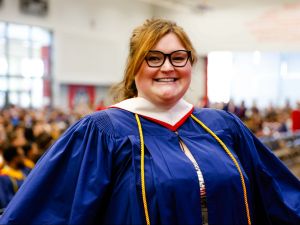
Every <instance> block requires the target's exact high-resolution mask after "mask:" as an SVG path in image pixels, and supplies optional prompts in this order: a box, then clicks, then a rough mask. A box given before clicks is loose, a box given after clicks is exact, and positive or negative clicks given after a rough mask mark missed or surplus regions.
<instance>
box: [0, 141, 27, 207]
mask: <svg viewBox="0 0 300 225" xmlns="http://www.w3.org/2000/svg"><path fill="white" fill-rule="evenodd" d="M3 158H4V162H5V164H4V167H3V168H2V169H1V170H0V213H1V212H2V211H3V209H4V208H5V207H6V206H7V204H8V203H9V202H10V201H11V199H12V198H13V196H14V195H15V194H16V192H17V191H18V190H19V188H20V187H21V185H22V184H23V182H24V180H25V178H26V177H27V175H28V174H29V173H30V170H31V168H28V167H26V165H25V163H24V152H23V150H22V149H21V148H20V147H15V146H8V147H6V148H5V149H4V151H3Z"/></svg>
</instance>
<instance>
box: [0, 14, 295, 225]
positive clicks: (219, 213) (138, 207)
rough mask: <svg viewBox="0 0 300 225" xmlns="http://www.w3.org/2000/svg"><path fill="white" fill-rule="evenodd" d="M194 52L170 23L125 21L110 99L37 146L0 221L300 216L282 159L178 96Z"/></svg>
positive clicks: (217, 114)
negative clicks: (122, 59) (121, 65)
mask: <svg viewBox="0 0 300 225" xmlns="http://www.w3.org/2000/svg"><path fill="white" fill-rule="evenodd" d="M196 55H197V54H196V51H195V49H194V47H193V45H192V43H191V41H190V39H189V37H188V36H187V34H186V32H185V31H184V30H183V29H182V28H181V27H180V26H178V25H177V24H176V23H175V22H172V21H169V20H165V19H150V20H146V21H145V22H144V23H143V24H142V25H141V26H138V27H137V28H136V29H134V31H133V33H132V36H131V39H130V45H129V55H128V60H127V65H126V68H125V74H124V79H123V80H122V81H121V82H120V83H119V84H118V85H117V86H115V88H114V89H113V91H114V93H115V94H116V96H115V100H116V103H115V104H114V105H112V106H110V107H109V108H108V109H105V110H101V111H97V112H95V113H93V114H90V115H87V116H85V117H84V118H82V119H81V120H80V121H78V122H77V123H75V124H73V125H72V126H71V127H70V128H69V129H68V130H67V131H66V132H65V133H64V134H63V135H62V136H61V137H60V138H59V139H58V140H57V141H56V142H55V144H54V145H53V146H52V147H51V148H50V149H49V150H48V151H46V153H45V154H44V156H43V157H42V158H41V160H39V162H38V163H37V165H36V166H35V168H34V169H33V171H32V172H31V173H30V175H29V177H28V179H27V180H26V181H25V183H24V185H23V186H22V189H21V190H20V191H19V192H18V193H17V194H16V196H15V197H14V198H13V200H12V201H11V202H10V204H9V205H8V207H7V208H6V210H5V212H4V214H3V215H2V217H1V219H0V224H219V225H221V224H232V225H233V224H248V225H250V224H281V225H282V224H300V204H299V200H300V182H299V180H298V179H297V178H296V177H295V176H294V175H293V174H292V173H291V172H290V171H289V170H288V169H287V167H286V166H285V165H283V164H282V162H281V161H280V160H279V159H278V158H277V157H276V156H275V155H274V154H273V153H272V152H271V150H270V149H268V148H267V147H266V146H264V145H263V144H262V143H261V142H260V141H259V140H258V139H257V138H256V137H255V136H254V135H253V133H251V131H250V130H249V129H247V128H246V126H245V125H244V124H243V123H242V122H241V120H240V119H239V118H238V117H237V116H235V115H234V114H232V113H230V112H225V111H224V110H215V109H207V108H195V107H194V106H193V105H192V104H190V103H188V102H187V101H185V100H184V98H183V97H184V95H185V93H186V91H187V89H188V88H189V85H190V82H191V76H192V67H193V65H195V63H196ZM24 206H26V207H24Z"/></svg>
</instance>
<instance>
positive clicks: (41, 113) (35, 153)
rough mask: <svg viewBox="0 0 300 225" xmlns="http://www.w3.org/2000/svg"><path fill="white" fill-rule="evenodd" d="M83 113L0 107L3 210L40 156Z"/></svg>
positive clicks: (0, 204) (1, 207) (0, 203)
mask: <svg viewBox="0 0 300 225" xmlns="http://www.w3.org/2000/svg"><path fill="white" fill-rule="evenodd" d="M82 116H84V114H83V113H81V112H80V111H78V110H77V111H72V112H64V111H63V110H60V109H49V108H46V109H24V108H19V107H16V106H14V105H11V106H9V107H6V108H5V109H0V213H1V209H3V208H5V206H6V205H7V203H8V202H9V201H10V200H11V198H12V197H13V195H14V194H15V193H16V191H17V190H18V189H19V187H20V186H21V185H22V183H23V181H24V179H25V178H26V176H27V175H28V174H29V172H30V170H31V169H32V168H33V167H34V165H35V163H36V162H37V161H38V159H39V158H40V157H41V156H42V155H43V154H44V152H45V151H46V150H47V149H48V148H49V147H50V145H52V144H53V143H54V142H55V140H57V139H58V137H59V136H60V135H61V134H62V133H63V132H64V131H65V130H66V129H67V128H68V127H69V126H70V125H71V124H72V123H74V122H76V121H77V120H78V119H79V118H81V117H82Z"/></svg>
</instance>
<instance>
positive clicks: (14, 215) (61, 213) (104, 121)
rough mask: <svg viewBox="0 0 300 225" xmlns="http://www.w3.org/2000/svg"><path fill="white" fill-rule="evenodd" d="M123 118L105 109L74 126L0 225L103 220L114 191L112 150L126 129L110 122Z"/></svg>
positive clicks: (30, 178)
mask: <svg viewBox="0 0 300 225" xmlns="http://www.w3.org/2000/svg"><path fill="white" fill-rule="evenodd" d="M126 116H128V115H125V117H126ZM121 117H124V113H122V112H120V110H118V111H116V110H111V109H108V110H102V111H98V112H95V113H93V114H90V115H87V116H85V117H84V118H82V119H80V120H79V121H78V122H76V123H74V124H73V125H72V126H70V127H69V128H68V129H67V130H66V132H65V133H64V134H63V135H62V136H61V137H60V138H59V139H58V140H57V141H56V142H55V143H54V144H53V145H52V146H51V147H50V148H49V149H48V150H47V151H46V153H45V154H44V155H43V156H42V157H41V159H40V160H39V161H38V163H37V164H36V166H35V168H34V169H33V170H32V171H31V173H30V174H29V176H28V177H27V179H26V180H25V182H24V184H23V185H22V186H21V188H20V189H19V191H18V192H17V194H16V195H15V196H14V198H13V199H12V201H11V202H10V203H9V205H8V206H7V208H6V209H5V212H4V214H3V215H2V216H1V219H0V224H91V223H95V221H101V219H102V217H103V213H99V212H104V211H105V206H106V203H107V193H108V192H109V191H110V189H109V186H110V182H111V177H112V173H113V171H112V170H113V169H112V168H113V165H112V163H113V151H114V150H115V149H117V148H118V147H117V146H118V145H119V143H118V142H122V141H123V140H122V137H121V136H122V130H121V131H120V130H115V128H114V125H113V123H112V120H117V119H118V118H119V119H120V118H121ZM123 119H124V118H123ZM124 120H125V119H124Z"/></svg>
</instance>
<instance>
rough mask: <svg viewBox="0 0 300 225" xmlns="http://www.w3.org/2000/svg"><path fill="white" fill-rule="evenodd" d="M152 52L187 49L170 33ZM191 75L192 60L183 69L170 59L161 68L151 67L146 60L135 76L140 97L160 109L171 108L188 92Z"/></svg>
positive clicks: (170, 51)
mask: <svg viewBox="0 0 300 225" xmlns="http://www.w3.org/2000/svg"><path fill="white" fill-rule="evenodd" d="M151 50H154V51H160V52H163V53H165V54H170V53H172V52H174V51H177V50H186V49H185V47H184V46H183V44H182V43H181V41H180V39H179V38H178V37H177V36H176V35H175V34H174V33H168V34H166V35H165V36H163V37H162V38H161V39H160V40H159V41H158V42H157V44H156V45H155V46H154V47H153V48H152V49H151ZM191 73H192V65H191V63H190V60H188V62H187V64H186V65H185V66H183V67H175V66H173V65H172V64H171V62H170V61H169V58H168V57H167V58H166V60H165V62H164V64H163V65H162V66H160V67H149V66H148V64H147V62H146V61H145V60H144V61H143V63H142V65H141V67H140V69H139V70H138V72H137V74H136V76H135V84H136V88H137V91H138V97H143V98H145V99H147V100H149V101H150V102H152V103H153V104H155V105H157V106H159V107H163V108H171V107H172V106H174V105H175V104H176V103H177V102H178V100H180V99H181V98H182V97H183V95H184V94H185V92H186V91H187V89H188V87H189V85H190V82H191Z"/></svg>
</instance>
